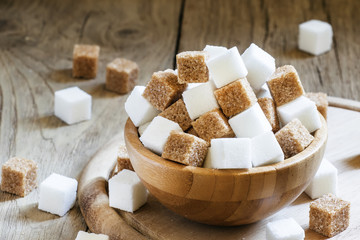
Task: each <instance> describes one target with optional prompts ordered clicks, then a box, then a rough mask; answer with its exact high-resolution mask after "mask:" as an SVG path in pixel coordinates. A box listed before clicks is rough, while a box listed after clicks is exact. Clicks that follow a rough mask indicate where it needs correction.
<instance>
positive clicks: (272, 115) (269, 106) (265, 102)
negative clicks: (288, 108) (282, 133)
mask: <svg viewBox="0 0 360 240" xmlns="http://www.w3.org/2000/svg"><path fill="white" fill-rule="evenodd" d="M258 103H259V105H260V107H261V109H262V110H263V112H264V114H265V116H266V118H267V120H268V121H269V123H270V125H271V128H272V131H273V132H274V133H276V132H277V131H279V129H280V123H279V118H278V115H277V112H276V107H275V103H274V100H272V98H259V99H258Z"/></svg>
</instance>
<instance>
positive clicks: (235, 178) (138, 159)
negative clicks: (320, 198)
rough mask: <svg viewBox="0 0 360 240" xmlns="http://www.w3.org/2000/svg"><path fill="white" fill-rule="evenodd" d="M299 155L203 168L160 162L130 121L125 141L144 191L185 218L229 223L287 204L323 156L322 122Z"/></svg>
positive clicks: (243, 221)
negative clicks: (273, 161) (269, 162)
mask: <svg viewBox="0 0 360 240" xmlns="http://www.w3.org/2000/svg"><path fill="white" fill-rule="evenodd" d="M321 122H322V127H321V128H320V129H318V130H317V131H316V132H315V135H314V140H313V142H312V143H311V144H310V145H309V146H308V147H307V148H306V149H305V150H304V151H302V152H301V153H299V154H297V155H295V156H293V157H291V158H288V159H286V160H285V161H283V162H281V163H277V164H272V165H267V166H263V167H257V168H252V169H248V170H243V169H223V170H220V169H207V168H201V167H192V166H184V165H182V164H179V163H175V162H172V161H168V160H165V159H163V158H161V157H160V156H158V155H156V154H155V153H153V152H151V151H150V150H148V149H147V148H145V147H144V146H143V145H142V143H141V142H140V140H139V136H138V132H137V128H136V127H135V126H134V124H133V123H132V121H131V120H130V119H128V120H127V122H126V125H125V130H124V134H125V143H126V147H127V150H128V153H129V156H130V161H131V163H132V165H133V168H134V169H135V171H136V173H137V174H138V176H139V177H140V179H141V181H142V182H143V183H144V185H145V186H146V187H147V189H148V190H149V192H150V193H151V194H152V195H153V196H154V197H155V198H157V199H158V200H159V202H160V203H162V204H163V205H164V206H165V207H167V208H168V209H170V210H172V211H173V212H175V213H177V214H179V215H181V216H183V217H185V218H188V219H190V220H193V221H196V222H201V223H206V224H211V225H226V226H235V225H242V224H248V223H252V222H256V221H259V220H261V219H264V218H266V217H268V216H270V215H272V214H274V213H276V212H277V211H279V210H280V209H282V208H284V207H286V206H287V205H289V204H290V203H292V202H293V201H294V200H295V199H296V198H297V197H298V196H299V195H300V194H301V193H302V192H303V191H304V190H305V188H306V187H307V185H308V184H309V183H310V181H311V179H312V178H313V176H314V175H315V173H316V171H317V169H318V167H319V165H320V163H321V160H322V157H323V155H324V151H325V146H326V141H327V125H326V121H325V120H324V118H323V117H322V116H321Z"/></svg>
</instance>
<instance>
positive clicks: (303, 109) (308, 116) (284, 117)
mask: <svg viewBox="0 0 360 240" xmlns="http://www.w3.org/2000/svg"><path fill="white" fill-rule="evenodd" d="M277 112H278V116H279V119H280V122H281V123H282V125H285V124H287V123H289V122H290V121H291V120H293V119H294V118H297V119H299V120H300V121H301V123H302V124H303V125H304V126H305V127H306V129H307V130H308V131H309V132H310V133H312V132H314V131H315V130H317V129H319V128H320V127H321V121H320V115H319V112H318V111H317V108H316V105H315V103H314V102H313V101H311V100H309V99H308V98H307V97H305V96H301V97H298V98H296V99H295V100H293V101H291V102H288V103H286V104H284V105H282V106H280V107H277Z"/></svg>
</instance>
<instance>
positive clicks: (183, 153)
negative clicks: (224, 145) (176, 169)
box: [161, 131, 209, 167]
mask: <svg viewBox="0 0 360 240" xmlns="http://www.w3.org/2000/svg"><path fill="white" fill-rule="evenodd" d="M208 146H209V144H208V143H207V142H206V141H204V140H203V139H201V138H198V137H196V136H194V135H191V134H188V133H183V132H178V131H172V132H171V133H170V136H169V138H168V139H167V142H166V144H165V147H164V152H163V153H162V155H161V157H163V158H166V159H169V160H172V161H175V162H179V163H182V164H185V165H189V166H194V167H201V166H202V165H203V162H204V159H205V157H206V154H207V151H208Z"/></svg>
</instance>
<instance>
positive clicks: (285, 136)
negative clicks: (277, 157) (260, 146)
mask: <svg viewBox="0 0 360 240" xmlns="http://www.w3.org/2000/svg"><path fill="white" fill-rule="evenodd" d="M275 137H276V139H277V141H278V142H279V144H280V146H281V149H282V150H283V152H284V155H285V159H287V158H290V157H292V156H294V155H296V154H298V153H299V152H301V151H303V150H304V149H305V148H306V147H307V146H309V145H310V143H311V142H312V140H313V139H314V137H313V136H312V135H311V134H310V133H309V131H308V130H307V129H306V128H305V126H304V125H303V124H302V123H301V122H300V121H299V119H297V118H295V119H293V120H292V121H290V122H289V123H288V124H286V125H285V126H284V127H283V128H281V129H280V130H279V131H277V133H276V134H275Z"/></svg>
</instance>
